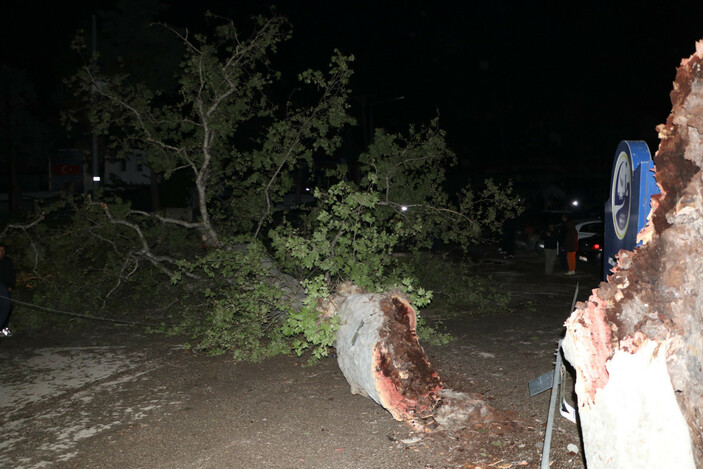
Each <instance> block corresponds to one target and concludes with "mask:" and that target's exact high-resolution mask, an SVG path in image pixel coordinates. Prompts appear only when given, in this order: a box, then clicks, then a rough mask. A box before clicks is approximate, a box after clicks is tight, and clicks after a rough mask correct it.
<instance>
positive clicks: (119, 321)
mask: <svg viewBox="0 0 703 469" xmlns="http://www.w3.org/2000/svg"><path fill="white" fill-rule="evenodd" d="M0 298H1V299H4V300H9V301H11V302H13V303H17V304H18V305H22V306H27V307H29V308H33V309H39V310H42V311H46V312H47V313H53V314H60V315H63V316H70V317H74V318H81V319H89V320H91V321H105V322H112V323H116V324H128V325H131V326H146V327H160V325H158V324H149V323H146V322H136V321H126V320H123V319H113V318H106V317H104V316H90V315H88V314H80V313H72V312H69V311H61V310H58V309H54V308H47V307H45V306H39V305H36V304H33V303H27V302H25V301H20V300H16V299H14V298H9V297H7V296H2V295H0Z"/></svg>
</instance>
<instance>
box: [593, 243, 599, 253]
mask: <svg viewBox="0 0 703 469" xmlns="http://www.w3.org/2000/svg"><path fill="white" fill-rule="evenodd" d="M599 249H600V244H598V243H596V244H594V245H593V250H594V251H597V250H599Z"/></svg>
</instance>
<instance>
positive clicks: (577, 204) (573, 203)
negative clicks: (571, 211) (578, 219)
mask: <svg viewBox="0 0 703 469" xmlns="http://www.w3.org/2000/svg"><path fill="white" fill-rule="evenodd" d="M571 205H573V206H574V207H578V206H579V201H578V200H574V201H573V202H571Z"/></svg>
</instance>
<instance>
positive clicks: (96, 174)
mask: <svg viewBox="0 0 703 469" xmlns="http://www.w3.org/2000/svg"><path fill="white" fill-rule="evenodd" d="M92 39H93V41H92V45H93V60H94V61H95V60H97V59H98V20H97V17H96V16H95V14H93V37H92ZM95 87H96V84H95V83H93V84H92V85H91V87H90V93H91V95H92V101H93V109H95V106H96V103H97V90H96V89H95ZM92 139H93V142H92V143H93V145H92V147H93V188H94V189H95V188H97V187H98V185H99V183H100V162H99V161H98V134H97V133H96V132H95V129H93V135H92Z"/></svg>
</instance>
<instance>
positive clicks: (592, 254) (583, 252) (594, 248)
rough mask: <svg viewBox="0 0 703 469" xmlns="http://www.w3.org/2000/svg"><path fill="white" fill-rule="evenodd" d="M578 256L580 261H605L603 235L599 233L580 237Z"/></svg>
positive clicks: (597, 262)
mask: <svg viewBox="0 0 703 469" xmlns="http://www.w3.org/2000/svg"><path fill="white" fill-rule="evenodd" d="M576 258H577V259H578V260H579V261H583V262H588V263H591V264H596V265H600V264H601V263H602V262H603V235H602V234H600V233H599V234H596V235H593V236H589V237H587V238H582V239H580V240H579V250H578V252H577V253H576Z"/></svg>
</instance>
